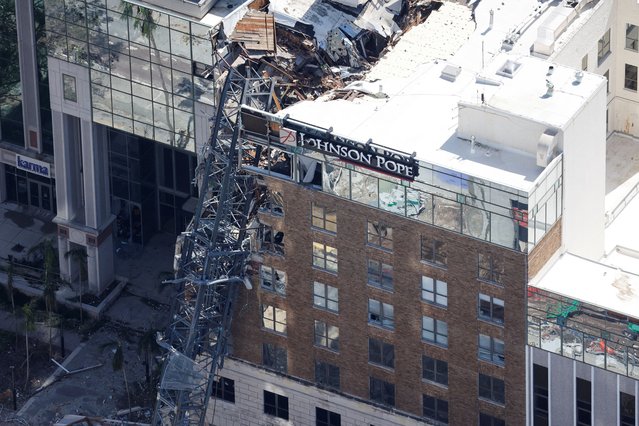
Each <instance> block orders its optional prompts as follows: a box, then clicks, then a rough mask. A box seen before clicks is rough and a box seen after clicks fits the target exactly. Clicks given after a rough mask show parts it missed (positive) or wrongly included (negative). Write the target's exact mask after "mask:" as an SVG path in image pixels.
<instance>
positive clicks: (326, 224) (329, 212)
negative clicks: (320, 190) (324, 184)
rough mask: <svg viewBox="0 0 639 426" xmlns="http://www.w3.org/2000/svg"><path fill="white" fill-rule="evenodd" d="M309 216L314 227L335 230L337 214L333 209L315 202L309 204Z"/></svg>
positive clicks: (329, 230)
mask: <svg viewBox="0 0 639 426" xmlns="http://www.w3.org/2000/svg"><path fill="white" fill-rule="evenodd" d="M311 216H312V222H313V226H314V227H315V228H320V229H324V230H326V231H328V232H333V233H334V232H337V214H336V213H335V209H333V208H327V207H324V206H321V205H319V204H317V203H315V202H314V203H312V205H311Z"/></svg>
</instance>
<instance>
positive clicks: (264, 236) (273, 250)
mask: <svg viewBox="0 0 639 426" xmlns="http://www.w3.org/2000/svg"><path fill="white" fill-rule="evenodd" d="M279 235H281V236H282V238H281V239H279ZM257 237H258V241H259V250H258V251H260V252H266V253H270V254H275V255H280V256H284V253H285V250H284V232H283V231H279V230H277V229H276V227H275V226H273V225H270V224H267V223H261V224H260V227H259V228H258V233H257Z"/></svg>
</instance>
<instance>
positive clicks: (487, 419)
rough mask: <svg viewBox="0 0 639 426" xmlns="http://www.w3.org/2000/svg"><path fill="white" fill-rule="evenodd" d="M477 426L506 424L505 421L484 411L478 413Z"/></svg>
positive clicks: (504, 425) (501, 425)
mask: <svg viewBox="0 0 639 426" xmlns="http://www.w3.org/2000/svg"><path fill="white" fill-rule="evenodd" d="M479 426H506V421H505V420H503V419H500V418H499V417H495V416H491V415H490V414H486V413H482V412H480V413H479Z"/></svg>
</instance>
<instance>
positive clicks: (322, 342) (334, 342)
mask: <svg viewBox="0 0 639 426" xmlns="http://www.w3.org/2000/svg"><path fill="white" fill-rule="evenodd" d="M331 332H333V333H335V332H336V333H337V335H336V337H335V335H334V334H333V337H331ZM313 337H314V342H315V346H317V347H320V348H323V349H328V350H329V351H333V352H339V327H337V326H335V325H330V324H328V323H327V322H326V321H321V320H315V323H314V327H313Z"/></svg>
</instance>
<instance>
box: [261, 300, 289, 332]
mask: <svg viewBox="0 0 639 426" xmlns="http://www.w3.org/2000/svg"><path fill="white" fill-rule="evenodd" d="M262 327H264V328H266V329H269V330H272V331H275V332H276V333H282V334H286V311H285V310H284V309H280V308H277V307H275V306H271V305H262Z"/></svg>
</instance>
